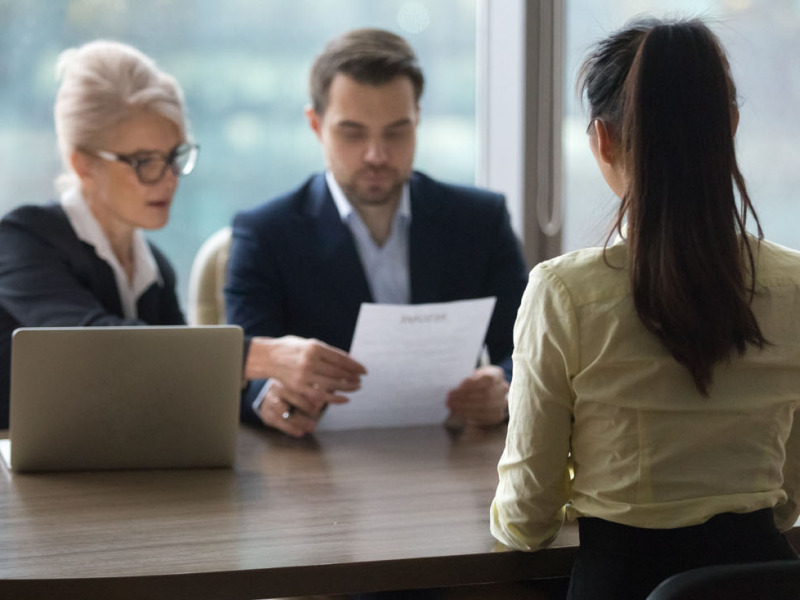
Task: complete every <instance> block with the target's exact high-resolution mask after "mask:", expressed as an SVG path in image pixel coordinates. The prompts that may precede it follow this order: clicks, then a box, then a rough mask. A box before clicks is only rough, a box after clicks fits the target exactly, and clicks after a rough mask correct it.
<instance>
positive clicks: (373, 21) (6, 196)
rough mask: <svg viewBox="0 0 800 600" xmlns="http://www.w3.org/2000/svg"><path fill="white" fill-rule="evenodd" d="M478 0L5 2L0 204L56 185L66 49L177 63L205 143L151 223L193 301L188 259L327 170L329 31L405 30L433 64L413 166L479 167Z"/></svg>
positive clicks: (462, 176) (434, 169)
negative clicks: (117, 51)
mask: <svg viewBox="0 0 800 600" xmlns="http://www.w3.org/2000/svg"><path fill="white" fill-rule="evenodd" d="M476 4H477V0H429V1H418V0H417V1H406V0H380V1H379V2H377V1H375V0H59V1H58V2H51V1H50V0H26V1H24V2H22V1H20V0H0V56H1V57H2V58H0V89H1V90H2V92H0V211H1V212H3V213H5V212H6V211H8V210H10V209H11V208H13V207H15V206H17V205H19V204H23V203H25V204H29V203H33V204H38V203H42V202H45V201H46V200H48V199H50V198H52V197H53V188H52V182H53V179H54V178H55V176H56V175H57V173H58V172H59V170H60V164H59V159H58V154H57V151H56V140H55V134H54V131H53V117H52V109H53V101H54V98H55V92H56V85H57V84H56V81H55V77H54V66H55V60H56V57H57V56H58V53H59V52H60V51H61V50H63V49H65V48H68V47H70V46H75V45H79V44H82V43H84V42H86V41H89V40H92V39H95V38H111V39H117V40H120V41H124V42H127V43H130V44H132V45H134V46H136V47H138V48H140V49H141V50H143V51H144V52H145V53H147V54H149V55H150V56H152V57H153V58H155V59H156V61H157V62H158V63H159V64H160V65H161V66H162V68H164V69H165V70H166V71H168V72H170V73H172V74H173V75H175V77H176V78H177V79H178V80H179V81H180V83H181V85H182V86H183V89H184V91H185V93H186V101H187V105H188V108H189V118H190V120H191V125H192V130H193V133H194V136H195V138H196V139H197V141H198V142H199V143H200V145H201V154H200V162H199V163H198V167H197V170H196V171H195V172H194V173H193V174H192V175H191V176H189V177H187V178H186V179H185V180H183V181H182V183H181V186H180V189H179V191H178V195H177V198H176V200H177V201H176V203H175V205H174V208H173V211H172V215H171V219H170V223H169V225H168V226H167V227H166V228H165V229H163V230H162V231H159V232H155V233H152V234H151V235H150V237H151V239H153V240H154V241H155V242H156V243H157V244H158V245H159V246H160V247H161V248H162V250H164V251H165V252H166V254H167V255H168V256H169V258H170V259H171V260H172V262H173V263H174V265H175V267H176V269H177V271H178V276H179V293H180V295H181V296H182V298H183V299H184V301H185V298H186V285H187V280H188V273H189V269H190V265H191V261H192V259H193V257H194V254H195V252H196V251H197V249H198V248H199V246H200V244H201V243H202V242H203V240H204V239H205V238H206V237H207V236H208V235H210V234H211V233H213V232H214V231H216V230H217V229H219V228H220V227H223V226H224V225H227V224H228V223H229V222H230V220H231V218H232V216H233V214H234V213H235V212H236V211H238V210H241V209H243V208H247V207H250V206H253V205H255V204H257V203H260V202H262V201H264V200H267V199H269V198H270V197H273V196H275V195H277V194H279V193H281V192H284V191H287V190H289V189H290V188H292V187H294V186H296V185H298V184H299V183H301V182H302V181H303V180H304V179H305V178H306V177H308V175H309V174H310V173H312V172H313V171H316V170H320V169H321V168H322V165H323V163H322V156H321V153H320V151H319V148H318V145H317V143H316V140H315V138H314V136H313V134H312V133H311V131H310V130H309V129H308V126H307V125H306V121H305V117H304V115H303V108H304V106H305V105H306V103H307V76H308V71H309V68H310V66H311V62H312V60H313V58H314V57H315V56H316V55H317V54H318V53H319V52H320V51H321V50H322V47H323V45H324V43H325V42H326V41H327V40H328V39H330V38H331V37H333V36H335V35H338V34H340V33H343V32H344V31H347V30H349V29H353V28H356V27H382V28H386V29H390V30H392V31H395V32H396V33H399V34H400V35H403V36H404V37H405V38H406V39H408V40H409V42H410V43H411V44H412V45H413V46H414V48H415V49H416V50H417V52H418V54H419V56H420V61H421V63H422V67H423V69H424V71H425V74H426V79H427V83H426V86H427V87H426V91H425V93H424V95H423V98H422V121H421V125H420V131H419V145H418V151H417V162H416V164H417V167H418V168H420V169H422V170H425V171H429V172H430V173H431V174H433V175H435V176H436V177H439V178H442V179H446V180H450V181H454V182H458V183H464V184H470V183H472V182H473V181H474V177H475V148H476V139H475V137H476V127H475V77H476V74H475V73H476V68H475V64H476V59H475V45H476V44H475V40H476V13H477V10H476Z"/></svg>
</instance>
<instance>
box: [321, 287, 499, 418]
mask: <svg viewBox="0 0 800 600" xmlns="http://www.w3.org/2000/svg"><path fill="white" fill-rule="evenodd" d="M494 304H495V298H482V299H478V300H460V301H456V302H445V303H440V304H417V305H389V304H362V305H361V312H360V313H359V316H358V321H357V323H356V329H355V334H354V337H353V344H352V347H351V349H350V355H351V356H352V358H353V359H355V360H357V361H358V362H359V363H361V364H362V365H364V366H365V367H366V370H367V373H368V375H366V376H364V377H363V378H362V379H361V389H360V390H359V391H357V392H355V393H353V394H351V395H350V402H348V403H347V404H343V405H338V406H331V407H329V409H328V411H327V412H326V414H325V415H324V416H323V418H322V419H321V420H320V422H319V425H318V426H317V430H318V431H320V430H326V429H356V428H364V427H402V426H409V425H423V424H436V423H442V422H443V421H444V419H445V417H446V416H447V413H448V408H447V404H446V400H447V394H448V391H450V390H451V389H453V388H456V387H457V386H459V384H460V383H461V382H462V381H463V380H464V379H466V378H467V377H469V375H470V374H471V373H472V372H473V370H474V368H475V365H476V362H477V358H478V355H479V353H480V349H481V345H482V343H483V339H484V337H485V336H486V330H487V328H488V326H489V319H490V317H491V314H492V310H493V309H494Z"/></svg>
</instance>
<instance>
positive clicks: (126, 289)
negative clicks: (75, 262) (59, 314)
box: [60, 187, 163, 319]
mask: <svg viewBox="0 0 800 600" xmlns="http://www.w3.org/2000/svg"><path fill="white" fill-rule="evenodd" d="M60 202H61V206H62V207H63V208H64V212H65V213H66V215H67V219H68V220H69V224H70V225H71V226H72V229H73V230H74V231H75V235H77V236H78V239H80V240H81V241H83V242H86V243H87V244H90V245H91V246H93V247H94V251H95V252H96V253H97V256H99V257H100V258H102V259H103V260H104V261H106V262H107V263H108V265H109V266H110V267H111V270H112V271H113V272H114V279H115V280H116V282H117V291H118V292H119V299H120V304H121V305H122V313H123V316H124V317H125V318H126V319H136V318H137V317H138V314H137V310H136V303H137V301H138V300H139V297H140V296H141V295H142V294H143V293H144V292H145V290H147V289H148V288H149V287H150V286H151V285H153V284H154V283H158V284H159V285H163V280H162V279H161V273H160V272H159V271H158V266H157V265H156V260H155V258H154V257H153V253H152V252H151V250H150V246H149V245H148V244H147V241H146V240H145V239H144V234H142V232H141V231H140V230H138V229H137V230H136V232H135V233H134V235H133V278H132V279H131V280H128V276H127V274H126V273H125V269H123V268H122V264H121V263H120V262H119V260H118V259H117V257H116V255H115V254H114V251H113V250H112V249H111V242H109V241H108V237H107V236H106V234H105V232H104V231H103V228H102V227H101V226H100V223H98V221H97V219H96V218H95V216H94V215H93V214H92V211H91V210H90V209H89V206H88V205H87V204H86V201H85V200H84V198H83V196H82V195H81V193H80V190H78V188H76V187H73V188H70V189H68V190H66V191H65V192H64V193H63V194H62V195H61V198H60Z"/></svg>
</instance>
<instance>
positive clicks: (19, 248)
mask: <svg viewBox="0 0 800 600" xmlns="http://www.w3.org/2000/svg"><path fill="white" fill-rule="evenodd" d="M150 248H151V250H152V251H153V256H154V257H155V260H156V264H157V265H158V269H159V271H160V272H161V278H162V279H163V282H164V285H163V287H162V286H159V285H157V284H154V285H152V286H151V287H150V288H149V289H147V290H146V291H145V292H144V294H142V296H141V297H140V298H139V302H138V304H137V309H138V314H139V319H138V320H136V319H125V318H124V317H123V316H122V305H121V303H120V297H119V292H118V291H117V284H116V281H115V280H114V272H113V271H112V270H111V267H110V266H109V265H108V263H106V262H105V261H104V260H103V259H101V258H100V257H98V256H97V254H95V251H94V248H93V247H92V246H91V245H89V244H87V243H85V242H82V241H81V240H79V239H78V237H77V236H76V235H75V232H74V231H73V229H72V226H71V225H70V224H69V220H68V219H67V216H66V214H65V213H64V210H63V209H62V208H61V206H60V205H59V204H48V205H45V206H23V207H20V208H18V209H16V210H14V211H12V212H11V213H9V214H8V215H6V216H5V217H4V218H3V220H2V221H0V428H7V427H8V394H9V383H10V382H9V377H10V372H9V371H10V365H11V333H12V332H13V331H14V329H16V328H17V327H71V326H79V325H81V326H86V325H98V326H102V325H106V326H108V325H143V324H146V325H180V324H183V323H184V322H185V321H184V318H183V314H182V313H181V310H180V308H179V307H178V299H177V297H176V296H175V273H174V271H173V270H172V267H171V266H170V264H169V262H167V259H166V258H165V257H164V255H163V254H161V252H160V251H159V250H158V249H157V248H155V247H154V246H153V245H152V244H151V245H150ZM42 368H43V369H46V368H47V365H42Z"/></svg>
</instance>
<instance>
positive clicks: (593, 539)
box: [567, 509, 797, 600]
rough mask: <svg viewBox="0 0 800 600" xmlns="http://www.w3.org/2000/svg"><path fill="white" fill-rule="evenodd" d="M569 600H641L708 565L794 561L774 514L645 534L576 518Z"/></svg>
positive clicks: (761, 513) (714, 519)
mask: <svg viewBox="0 0 800 600" xmlns="http://www.w3.org/2000/svg"><path fill="white" fill-rule="evenodd" d="M578 530H579V533H580V548H579V549H578V554H577V557H576V558H575V564H574V565H573V568H572V577H571V579H570V587H569V592H568V596H567V597H568V599H569V600H606V599H608V600H644V599H645V598H647V595H648V594H649V593H650V592H651V591H653V589H654V588H655V587H656V586H657V585H658V584H659V583H661V582H662V581H663V580H665V579H666V578H667V577H670V576H672V575H675V574H677V573H681V572H683V571H688V570H689V569H695V568H698V567H705V566H709V565H722V564H732V563H748V562H761V561H767V560H787V559H795V560H796V559H797V554H796V553H795V551H794V550H793V549H792V547H791V546H790V545H789V542H788V541H787V540H786V538H785V537H784V536H783V535H781V533H780V532H779V531H778V530H777V529H776V528H775V524H774V522H773V519H772V510H771V509H764V510H759V511H756V512H752V513H748V514H743V515H740V514H733V513H725V514H720V515H717V516H715V517H712V518H711V519H709V520H708V521H707V522H705V523H703V524H702V525H694V526H692V527H681V528H677V529H643V528H640V527H629V526H627V525H620V524H618V523H612V522H610V521H604V520H603V519H595V518H579V519H578Z"/></svg>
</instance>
